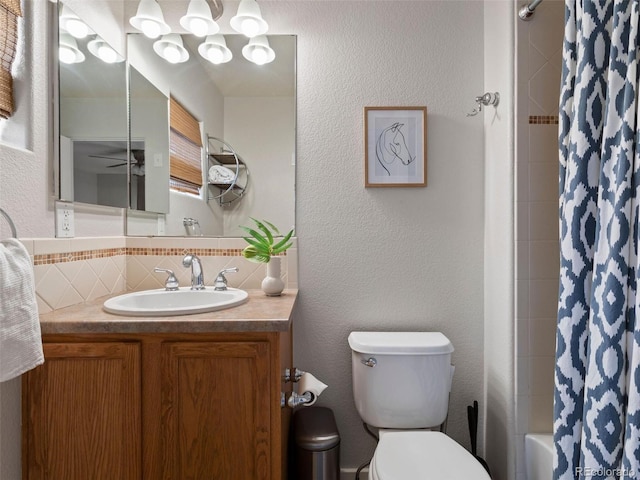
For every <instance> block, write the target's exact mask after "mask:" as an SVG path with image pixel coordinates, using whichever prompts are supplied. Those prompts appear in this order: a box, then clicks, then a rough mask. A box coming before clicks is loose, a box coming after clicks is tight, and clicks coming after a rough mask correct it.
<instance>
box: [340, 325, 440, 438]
mask: <svg viewBox="0 0 640 480" xmlns="http://www.w3.org/2000/svg"><path fill="white" fill-rule="evenodd" d="M349 346H350V347H351V367H352V374H353V398H354V401H355V404H356V408H357V410H358V413H359V414H360V417H361V418H362V420H363V421H364V422H365V423H367V424H369V425H372V426H375V427H379V428H401V429H409V428H430V427H436V426H439V425H441V424H442V423H443V422H444V421H445V419H446V417H447V410H448V406H449V391H450V389H451V380H452V377H453V366H452V365H451V354H452V353H453V345H451V342H450V341H449V339H448V338H447V337H445V336H444V335H443V334H442V333H440V332H351V334H350V335H349Z"/></svg>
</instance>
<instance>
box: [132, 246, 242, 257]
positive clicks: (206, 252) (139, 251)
mask: <svg viewBox="0 0 640 480" xmlns="http://www.w3.org/2000/svg"><path fill="white" fill-rule="evenodd" d="M126 250H127V255H141V256H148V255H163V256H166V257H169V256H175V255H186V254H187V253H191V254H194V255H197V256H199V257H239V256H241V255H242V249H241V248H153V247H151V248H150V247H146V248H145V247H127V249H126Z"/></svg>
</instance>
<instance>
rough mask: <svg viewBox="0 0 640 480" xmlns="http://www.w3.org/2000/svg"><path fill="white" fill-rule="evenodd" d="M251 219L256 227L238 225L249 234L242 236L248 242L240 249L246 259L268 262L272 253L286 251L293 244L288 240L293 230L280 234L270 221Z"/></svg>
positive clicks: (276, 253)
mask: <svg viewBox="0 0 640 480" xmlns="http://www.w3.org/2000/svg"><path fill="white" fill-rule="evenodd" d="M251 220H253V222H254V223H255V224H256V228H250V227H244V226H242V225H241V226H240V228H242V229H243V230H244V231H245V232H247V233H248V234H249V236H247V237H242V238H244V240H245V241H246V242H247V243H248V244H249V245H247V247H246V248H245V249H244V250H243V251H242V256H243V257H244V258H246V259H247V260H249V261H251V262H255V263H269V260H271V257H272V256H273V255H278V254H279V253H282V252H284V251H286V250H287V249H288V248H289V247H291V245H292V244H293V242H291V241H290V240H291V237H292V235H293V230H291V231H290V232H289V233H287V234H286V235H284V236H282V234H281V233H280V231H279V230H278V229H277V227H276V226H275V225H273V224H272V223H269V222H267V221H266V220H262V221H260V220H256V219H255V218H253V217H251Z"/></svg>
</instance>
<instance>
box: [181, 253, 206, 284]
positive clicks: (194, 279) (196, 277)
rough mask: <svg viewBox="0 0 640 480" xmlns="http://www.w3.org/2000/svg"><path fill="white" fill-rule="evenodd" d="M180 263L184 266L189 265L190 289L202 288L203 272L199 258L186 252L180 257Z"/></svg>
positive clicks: (187, 266)
mask: <svg viewBox="0 0 640 480" xmlns="http://www.w3.org/2000/svg"><path fill="white" fill-rule="evenodd" d="M182 265H183V266H184V267H185V268H189V267H191V290H204V273H203V271H202V263H200V259H199V258H198V257H196V256H195V255H193V254H192V253H188V254H187V255H186V256H185V257H184V258H183V259H182Z"/></svg>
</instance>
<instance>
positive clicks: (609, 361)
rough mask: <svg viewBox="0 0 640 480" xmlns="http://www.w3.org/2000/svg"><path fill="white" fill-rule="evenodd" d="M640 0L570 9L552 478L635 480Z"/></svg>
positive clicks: (639, 431)
mask: <svg viewBox="0 0 640 480" xmlns="http://www.w3.org/2000/svg"><path fill="white" fill-rule="evenodd" d="M638 1H639V0H634V1H629V0H627V1H622V0H600V1H589V0H582V1H580V0H578V1H576V0H566V16H565V20H566V22H565V39H564V48H563V74H562V89H561V98H560V242H561V246H560V251H561V265H560V270H561V271H560V292H559V302H558V332H557V345H556V369H555V393H554V423H553V431H554V444H555V459H554V474H553V478H554V480H558V479H563V480H564V479H583V478H584V479H589V480H591V479H627V478H638V479H640V328H639V327H638V326H637V324H636V319H637V318H638V312H640V303H639V302H640V298H639V297H638V295H637V294H636V290H637V283H638V275H639V272H640V268H639V267H640V265H639V258H638V241H639V240H640V233H639V225H638V215H639V211H638V206H639V200H640V189H639V186H640V157H639V155H640V153H639V152H640V148H639V142H640V133H639V132H638V128H639V125H638V86H639V78H638V74H639V72H638V55H639V46H638V41H639V39H638V35H639V31H638V27H639V24H638V18H639V13H638V8H639V5H638Z"/></svg>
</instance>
